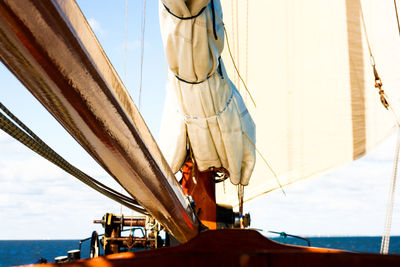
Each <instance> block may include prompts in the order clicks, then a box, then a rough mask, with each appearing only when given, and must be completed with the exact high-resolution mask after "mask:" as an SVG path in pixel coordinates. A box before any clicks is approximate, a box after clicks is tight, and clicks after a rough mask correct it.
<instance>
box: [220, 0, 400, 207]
mask: <svg viewBox="0 0 400 267" xmlns="http://www.w3.org/2000/svg"><path fill="white" fill-rule="evenodd" d="M221 4H222V7H223V11H224V23H225V27H226V30H227V34H228V40H229V43H230V47H231V50H232V54H233V56H234V59H235V62H236V64H237V66H238V68H239V71H240V74H241V75H242V77H243V79H244V80H245V82H246V83H247V87H248V88H249V90H250V91H251V93H252V95H253V97H254V99H255V100H256V104H257V106H256V108H254V106H253V105H252V104H250V103H251V102H250V101H249V100H250V99H249V96H248V95H247V93H246V92H245V91H244V90H243V89H244V87H243V85H242V84H240V82H239V79H238V77H237V74H236V72H235V70H234V68H233V66H232V63H231V60H230V56H229V54H228V53H227V51H226V49H225V50H224V52H223V54H222V58H223V59H225V60H224V62H225V64H226V69H227V72H228V75H229V76H230V77H231V79H232V81H233V82H234V84H235V85H236V87H237V88H238V90H239V91H240V92H241V93H242V96H243V99H244V100H245V102H246V103H248V105H247V107H248V108H249V111H250V113H251V115H252V117H253V119H254V121H255V123H256V125H257V149H258V150H259V151H260V153H262V154H263V156H264V158H265V159H266V160H267V162H268V163H269V164H270V166H271V167H272V168H273V170H274V171H275V172H276V174H277V177H278V179H279V181H280V183H281V184H282V185H287V184H290V183H293V182H295V181H298V180H301V179H304V178H307V177H310V176H313V175H316V174H320V173H322V172H325V171H327V170H329V169H332V168H334V167H337V166H340V165H343V164H345V163H347V162H350V161H353V160H354V159H356V158H359V157H360V156H362V155H364V154H365V153H367V152H368V151H370V150H371V149H372V148H374V147H375V146H376V145H377V144H379V143H380V142H381V141H382V140H383V139H385V138H386V137H387V136H389V135H390V134H391V133H392V132H393V127H394V123H393V116H392V114H391V112H390V111H388V110H386V109H385V108H384V107H383V106H382V105H381V103H380V100H379V95H378V90H377V89H376V88H374V75H373V72H372V68H371V65H370V57H369V52H368V45H367V42H366V36H365V34H364V31H363V26H362V20H361V16H360V8H361V7H362V8H363V13H364V16H365V23H366V30H367V33H368V38H369V41H370V44H371V49H372V52H373V54H374V57H375V62H376V67H377V70H378V72H379V75H380V77H381V79H382V82H383V89H384V90H385V92H386V94H387V95H388V96H389V100H390V101H391V104H392V106H393V108H394V109H395V110H400V109H399V108H400V101H399V100H400V98H399V92H400V72H399V64H400V38H399V34H398V29H397V23H396V17H395V10H394V6H393V2H390V1H389V2H386V1H384V2H381V1H372V0H363V1H360V0H340V1H329V0H326V1H321V0H306V1H297V0H280V1H272V0H268V1H250V0H221ZM393 151H394V150H393ZM256 162H257V163H256V166H255V169H254V172H253V175H252V178H251V180H250V183H249V185H248V186H247V187H246V188H245V200H246V199H247V200H249V199H252V198H254V197H256V196H258V195H260V194H263V193H265V192H269V191H271V190H274V189H277V188H279V185H278V182H277V181H276V179H275V178H274V175H273V174H272V172H271V171H270V169H269V168H268V167H267V166H266V164H265V163H264V161H263V160H262V158H261V157H260V156H259V155H257V161H256ZM377 178H381V177H377ZM231 192H232V190H231V189H230V185H229V183H226V184H225V190H224V187H223V185H221V186H219V188H218V191H217V200H218V201H219V202H227V203H235V201H236V195H235V194H232V193H231Z"/></svg>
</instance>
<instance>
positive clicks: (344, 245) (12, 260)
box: [0, 236, 400, 266]
mask: <svg viewBox="0 0 400 267" xmlns="http://www.w3.org/2000/svg"><path fill="white" fill-rule="evenodd" d="M271 239H273V240H275V241H278V242H282V243H286V244H294V245H304V246H306V245H307V243H306V242H305V241H303V240H298V239H295V238H286V239H283V238H279V237H278V238H271ZM309 240H310V241H311V246H313V247H324V248H335V249H343V250H350V251H357V252H370V253H379V249H380V245H381V237H310V238H309ZM78 248H79V240H0V266H13V265H22V264H30V263H36V262H37V261H38V259H39V258H45V259H47V260H48V261H49V262H54V258H55V257H57V256H63V255H66V254H67V251H68V250H72V249H78ZM390 253H393V254H400V236H395V237H391V239H390ZM88 255H89V244H88V242H84V243H83V244H82V251H81V257H82V258H87V257H88Z"/></svg>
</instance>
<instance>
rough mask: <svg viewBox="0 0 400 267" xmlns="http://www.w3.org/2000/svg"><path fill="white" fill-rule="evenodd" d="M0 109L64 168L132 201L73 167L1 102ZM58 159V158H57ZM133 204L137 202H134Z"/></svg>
mask: <svg viewBox="0 0 400 267" xmlns="http://www.w3.org/2000/svg"><path fill="white" fill-rule="evenodd" d="M0 109H1V110H3V112H4V113H5V114H6V115H7V116H8V117H9V118H11V119H12V120H13V121H14V122H15V123H16V124H17V125H18V126H20V127H21V128H22V129H23V130H24V131H25V132H26V133H27V134H28V135H30V137H31V138H32V140H34V141H35V142H37V143H38V144H39V145H40V146H41V147H43V148H44V149H45V150H46V152H47V153H48V154H49V156H52V157H53V158H58V159H61V162H62V163H60V164H63V165H65V166H66V168H69V169H71V171H72V172H75V173H77V175H79V176H83V177H86V178H88V180H92V181H91V182H93V183H95V184H96V185H97V186H101V187H103V188H105V189H107V190H109V191H112V192H113V193H115V194H117V195H118V196H119V197H121V198H124V199H125V200H127V201H134V200H133V199H132V198H129V197H127V196H125V195H123V194H120V193H118V192H117V191H115V190H113V189H112V188H109V187H108V186H106V185H104V184H102V183H101V182H99V181H97V180H95V179H93V178H91V177H90V176H88V175H87V174H85V173H84V172H82V171H80V170H79V169H77V168H75V167H74V166H72V165H71V164H69V163H68V162H67V161H66V160H64V159H63V158H62V157H61V156H60V155H59V154H57V152H55V151H54V150H52V149H51V148H50V147H49V146H48V145H47V144H46V143H45V142H43V140H42V139H40V138H39V137H38V136H37V135H36V134H35V133H33V132H32V131H31V130H30V129H29V128H28V127H27V126H26V125H25V124H24V123H23V122H22V121H20V120H19V119H18V118H17V117H15V116H14V114H12V113H11V111H10V110H8V109H7V108H6V107H5V106H4V105H3V104H2V103H1V102H0ZM59 161H60V160H59ZM134 204H135V205H136V204H138V203H137V202H135V203H134Z"/></svg>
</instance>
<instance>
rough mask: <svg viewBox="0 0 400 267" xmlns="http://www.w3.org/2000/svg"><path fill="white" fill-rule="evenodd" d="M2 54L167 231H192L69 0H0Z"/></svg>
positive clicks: (159, 158) (183, 234)
mask: <svg viewBox="0 0 400 267" xmlns="http://www.w3.org/2000/svg"><path fill="white" fill-rule="evenodd" d="M0 58H1V60H2V62H3V63H4V64H5V65H6V66H7V67H8V68H9V69H10V70H11V71H12V72H13V73H14V75H16V77H17V78H18V79H19V80H20V81H21V82H22V83H23V84H24V85H25V86H26V88H27V89H28V90H29V91H30V92H31V93H32V94H33V95H34V96H35V97H36V98H37V99H38V100H39V101H40V102H41V103H42V104H43V105H44V106H45V107H46V109H47V110H48V111H49V112H50V113H51V114H52V115H53V116H54V117H55V118H56V119H57V120H58V121H59V122H60V123H61V124H62V125H63V127H64V128H65V129H66V130H67V131H68V132H69V133H70V134H71V135H72V136H73V137H74V138H75V139H76V140H77V141H78V142H79V143H80V144H81V145H82V146H83V147H84V148H85V149H86V151H88V153H89V154H90V155H91V156H92V157H93V158H95V159H96V161H97V162H98V163H99V164H100V165H101V166H102V167H103V168H104V169H105V170H106V171H107V172H108V173H109V174H110V175H111V176H112V177H113V178H114V179H116V180H117V181H118V182H119V183H120V184H121V186H122V187H124V188H125V190H126V191H127V192H128V193H129V194H130V195H132V196H133V197H134V198H135V199H136V200H137V201H138V202H139V203H140V204H141V205H142V206H143V207H144V208H145V209H146V210H147V211H148V212H149V213H150V214H151V215H152V216H153V217H154V218H156V219H157V220H158V221H160V222H161V224H163V225H164V226H165V228H166V230H167V231H168V232H170V233H171V234H172V235H174V237H175V238H176V239H177V240H178V241H180V242H186V241H188V240H189V239H191V238H193V237H194V236H195V235H196V234H197V232H198V222H197V220H196V217H195V215H194V213H193V211H192V209H191V207H190V204H189V202H188V200H187V199H186V198H185V195H184V193H183V191H182V189H181V187H180V185H179V184H178V182H177V181H176V179H175V177H174V175H173V173H172V171H171V170H170V167H169V166H168V164H167V162H166V161H165V159H164V157H163V155H162V153H161V152H160V150H159V148H158V146H157V144H156V142H155V140H154V138H153V137H152V135H151V133H150V131H149V129H148V128H147V126H146V124H145V122H144V121H143V118H142V117H141V115H140V113H139V111H138V110H137V108H136V106H135V104H134V103H133V101H132V99H131V97H130V96H129V94H128V92H127V91H126V89H125V87H124V85H123V84H122V81H121V80H120V78H119V77H118V75H117V73H116V71H115V70H114V68H113V67H112V65H111V63H110V62H109V60H108V58H107V56H106V55H105V53H104V51H103V49H102V48H101V46H100V44H99V42H98V41H97V39H96V37H95V35H94V34H93V32H92V31H91V29H90V27H89V24H88V22H87V21H86V19H85V18H84V16H83V15H82V13H81V11H80V10H79V7H78V6H77V4H76V3H75V2H74V1H61V0H59V1H57V0H44V1H34V0H28V1H5V0H4V1H0Z"/></svg>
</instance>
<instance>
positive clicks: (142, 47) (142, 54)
mask: <svg viewBox="0 0 400 267" xmlns="http://www.w3.org/2000/svg"><path fill="white" fill-rule="evenodd" d="M145 29H146V0H143V19H142V37H141V55H140V83H139V111H140V108H141V104H142V85H143V58H144V33H145Z"/></svg>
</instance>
